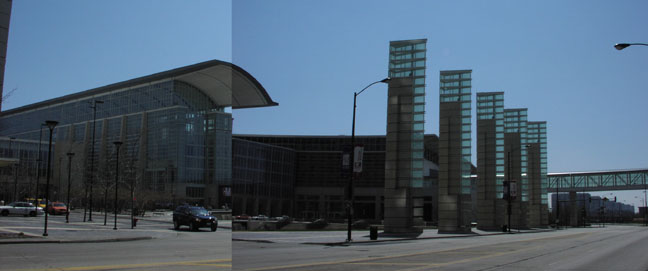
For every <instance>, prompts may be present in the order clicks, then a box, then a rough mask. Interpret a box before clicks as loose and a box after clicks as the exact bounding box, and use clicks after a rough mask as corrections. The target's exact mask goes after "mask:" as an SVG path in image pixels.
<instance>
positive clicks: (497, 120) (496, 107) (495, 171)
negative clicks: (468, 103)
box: [477, 92, 504, 199]
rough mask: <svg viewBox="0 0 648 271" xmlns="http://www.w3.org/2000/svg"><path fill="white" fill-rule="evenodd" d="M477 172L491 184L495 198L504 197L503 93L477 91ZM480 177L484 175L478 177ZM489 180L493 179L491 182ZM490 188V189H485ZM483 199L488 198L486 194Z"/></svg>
mask: <svg viewBox="0 0 648 271" xmlns="http://www.w3.org/2000/svg"><path fill="white" fill-rule="evenodd" d="M477 138H478V140H479V142H478V143H477V145H478V146H481V148H478V149H477V152H478V156H477V158H478V161H477V162H478V164H477V166H478V168H477V169H478V170H479V173H478V175H479V176H480V179H482V180H483V181H485V182H488V183H487V184H485V185H488V186H491V185H494V186H495V187H494V188H495V198H497V199H502V198H503V197H504V186H503V185H504V93H503V92H483V93H477ZM482 176H484V178H481V177H482ZM491 179H494V180H495V182H494V183H491ZM488 190H490V189H488ZM486 198H489V199H490V198H492V195H487V196H486Z"/></svg>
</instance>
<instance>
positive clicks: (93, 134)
mask: <svg viewBox="0 0 648 271" xmlns="http://www.w3.org/2000/svg"><path fill="white" fill-rule="evenodd" d="M102 103H104V102H103V101H100V100H94V101H93V105H92V142H91V143H90V148H91V155H90V202H89V204H90V208H89V209H90V213H89V214H88V221H92V177H93V175H94V154H95V151H94V149H95V146H94V145H95V126H96V123H97V104H102ZM102 129H105V127H103V128H102Z"/></svg>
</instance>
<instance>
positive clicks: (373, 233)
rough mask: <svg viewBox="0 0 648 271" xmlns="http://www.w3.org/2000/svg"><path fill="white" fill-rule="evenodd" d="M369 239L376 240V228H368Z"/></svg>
mask: <svg viewBox="0 0 648 271" xmlns="http://www.w3.org/2000/svg"><path fill="white" fill-rule="evenodd" d="M369 239H371V240H377V239H378V227H376V226H371V227H369Z"/></svg>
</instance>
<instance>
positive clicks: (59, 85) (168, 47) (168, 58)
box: [3, 0, 232, 109]
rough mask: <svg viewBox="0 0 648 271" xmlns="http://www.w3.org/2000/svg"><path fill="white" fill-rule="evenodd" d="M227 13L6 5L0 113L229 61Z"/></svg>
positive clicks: (157, 5)
mask: <svg viewBox="0 0 648 271" xmlns="http://www.w3.org/2000/svg"><path fill="white" fill-rule="evenodd" d="M231 14H232V13H231V3H230V2H229V1H212V0H192V1H171V0H159V1H158V0H138V1H130V0H110V1H85V0H66V1H22V0H21V1H13V8H12V14H11V24H10V30H9V42H8V50H7V63H6V66H5V67H6V72H5V82H4V90H5V93H7V92H8V91H11V90H12V89H16V90H15V91H14V93H13V95H12V96H11V97H10V98H8V100H7V101H6V102H5V103H4V104H3V109H10V108H15V107H19V106H23V105H26V104H31V103H34V102H38V101H43V100H46V99H50V98H55V97H60V96H63V95H66V94H71V93H75V92H79V91H83V90H87V89H90V88H95V87H100V86H103V85H107V84H111V83H115V82H119V81H123V80H127V79H132V78H135V77H139V76H145V75H149V74H152V73H156V72H161V71H164V70H168V69H172V68H177V67H182V66H186V65H190V64H194V63H198V62H202V61H206V60H211V59H221V60H231V45H232V41H231V31H232V25H231V19H232V17H231Z"/></svg>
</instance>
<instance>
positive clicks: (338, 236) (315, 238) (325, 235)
mask: <svg viewBox="0 0 648 271" xmlns="http://www.w3.org/2000/svg"><path fill="white" fill-rule="evenodd" d="M472 231H473V233H470V234H439V233H438V231H437V230H436V229H426V230H424V231H423V233H422V234H420V235H418V236H403V235H401V236H398V235H388V234H385V233H382V232H379V233H378V239H377V240H370V238H369V230H353V231H352V239H353V241H352V242H350V243H348V242H346V241H345V240H346V238H347V232H346V231H263V232H260V231H235V232H232V241H249V242H262V243H293V244H311V245H327V246H336V245H338V246H339V245H351V244H368V243H383V242H399V241H411V240H424V239H441V238H466V237H476V236H488V235H502V234H509V233H503V232H486V231H480V230H477V229H473V230H472ZM544 231H554V229H531V230H521V231H519V232H518V231H513V232H512V233H511V234H524V233H534V232H544Z"/></svg>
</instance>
